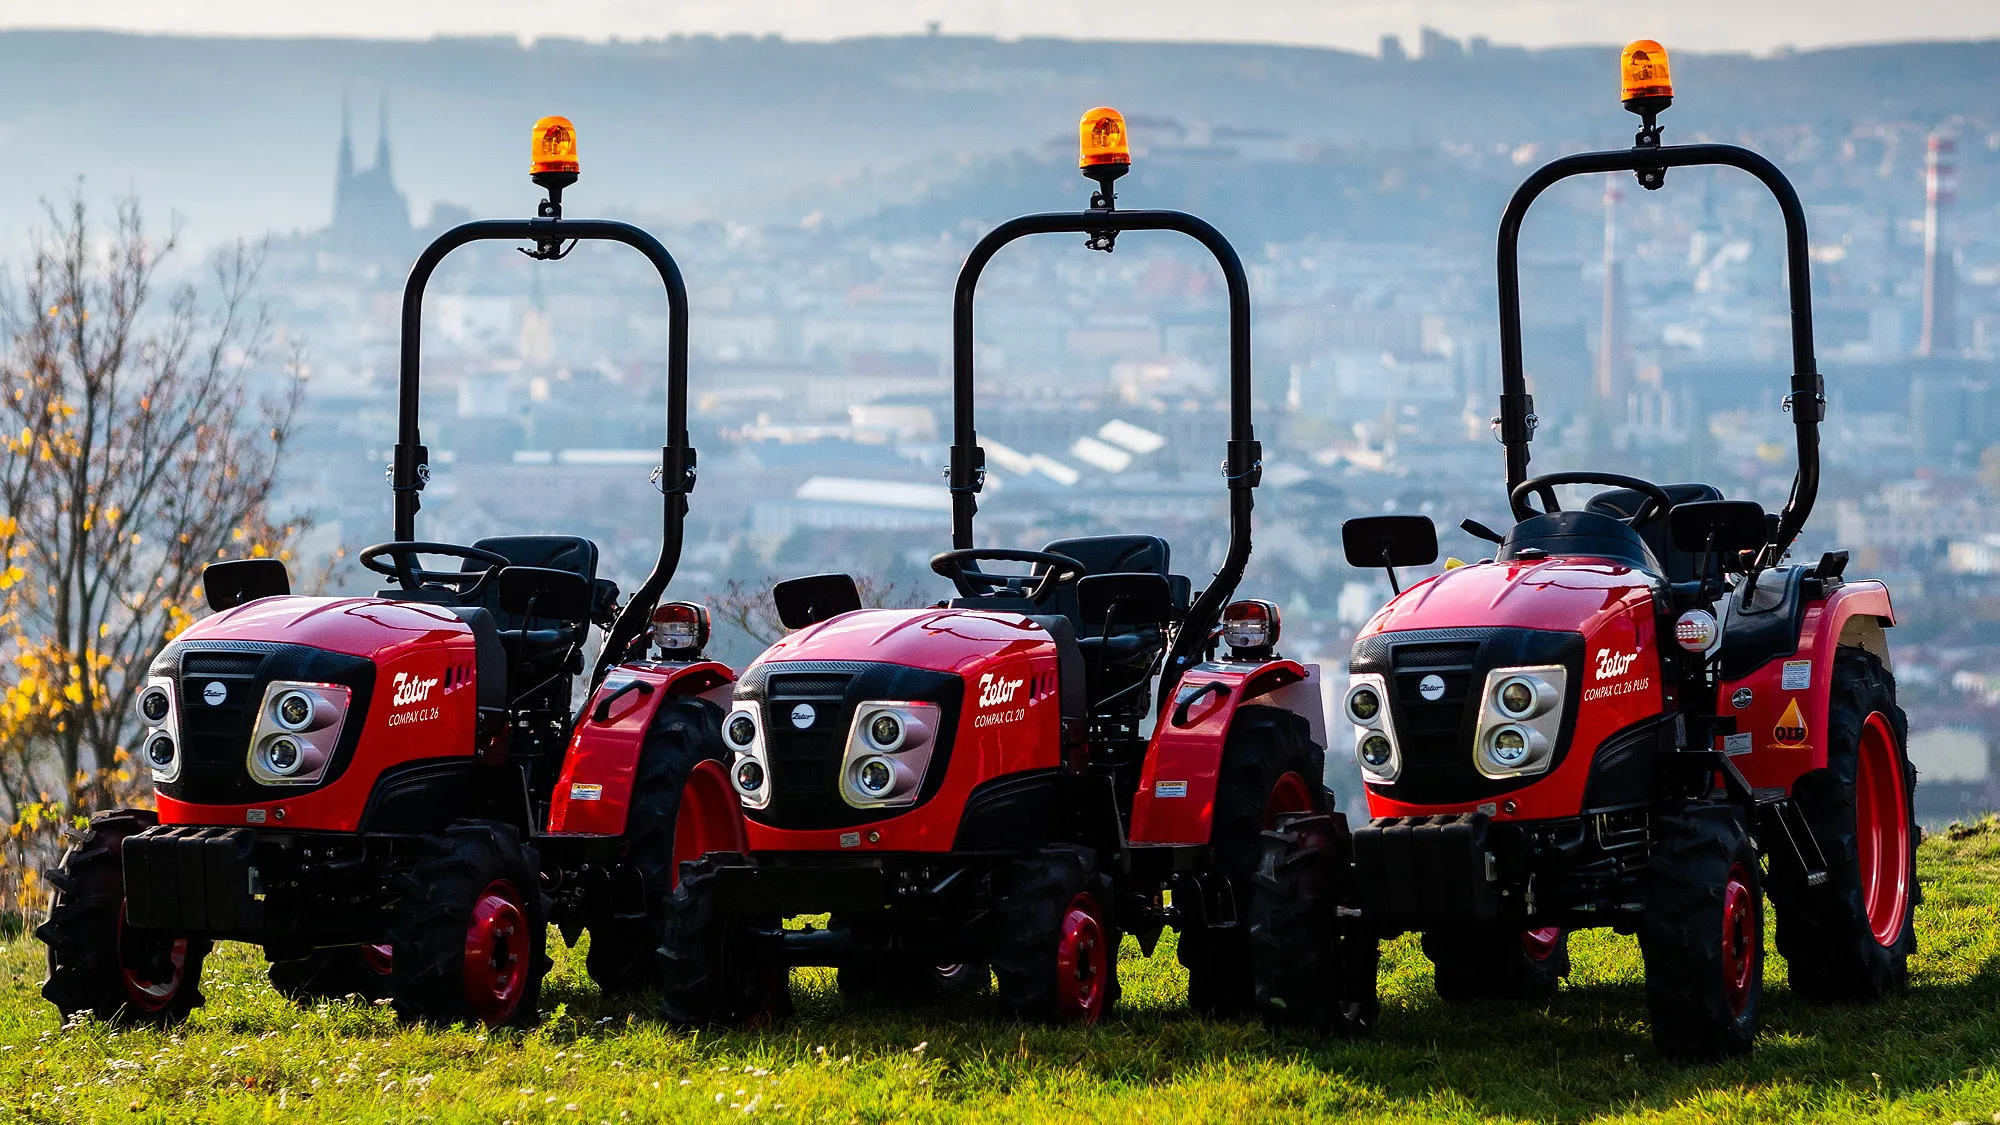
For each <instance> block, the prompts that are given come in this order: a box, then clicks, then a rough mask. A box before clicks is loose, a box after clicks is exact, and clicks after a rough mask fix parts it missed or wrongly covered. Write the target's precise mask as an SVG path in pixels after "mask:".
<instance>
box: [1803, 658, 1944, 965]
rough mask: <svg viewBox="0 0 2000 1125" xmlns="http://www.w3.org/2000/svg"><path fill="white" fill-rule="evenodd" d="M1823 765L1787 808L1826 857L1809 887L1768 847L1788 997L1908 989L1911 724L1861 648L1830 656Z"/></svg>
mask: <svg viewBox="0 0 2000 1125" xmlns="http://www.w3.org/2000/svg"><path fill="white" fill-rule="evenodd" d="M1829 702H1830V704H1831V706H1830V707H1829V708H1828V713H1827V724H1826V735H1825V737H1826V768H1825V769H1819V770H1813V771H1811V772H1809V773H1807V774H1806V775H1805V776H1804V777H1801V778H1800V779H1799V780H1798V783H1797V784H1796V785H1795V786H1793V788H1792V799H1793V801H1795V802H1796V803H1797V805H1798V808H1799V812H1800V813H1802V814H1804V817H1805V821H1806V824H1807V825H1808V826H1810V827H1811V829H1812V834H1813V838H1814V839H1815V840H1817V841H1818V842H1819V846H1820V851H1821V852H1822V853H1823V854H1824V855H1825V857H1826V865H1827V878H1826V881H1825V882H1824V883H1822V884H1821V885H1819V886H1817V887H1814V886H1808V885H1807V884H1806V876H1805V872H1804V871H1801V870H1800V869H1799V864H1798V858H1797V857H1796V856H1795V855H1793V854H1792V853H1791V851H1790V849H1788V848H1786V847H1783V846H1775V847H1773V848H1772V849H1771V905H1772V906H1773V907H1775V908H1776V910H1777V923H1778V925H1777V930H1778V934H1777V937H1778V952H1780V953H1782V954H1784V956H1785V964H1786V967H1787V969H1788V970H1789V973H1790V976H1791V983H1792V991H1794V992H1797V993H1799V994H1800V995H1801V996H1804V997H1805V998H1807V999H1809V1000H1850V1001H1852V1000H1862V1001H1866V1000H1879V999H1882V998H1883V997H1885V996H1888V995H1891V994H1892V993H1895V992H1898V991H1901V990H1902V989H1903V987H1904V986H1905V985H1907V984H1908V983H1909V960H1910V954H1912V953H1915V952H1916V950H1917V934H1916V927H1915V924H1914V923H1915V917H1916V910H1917V899H1918V897H1919V895H1918V886H1917V839H1918V829H1917V822H1916V811H1915V803H1914V800H1913V794H1914V792H1915V789H1916V784H1917V771H1916V768H1915V767H1913V766H1912V765H1911V764H1910V757H1909V751H1908V746H1909V739H1908V728H1909V723H1908V720H1906V719H1905V718H1904V717H1903V709H1902V708H1901V707H1898V706H1897V705H1896V681H1895V680H1894V679H1893V678H1892V677H1891V676H1890V675H1889V670H1888V669H1887V668H1884V667H1883V666H1882V662H1881V661H1880V660H1878V659H1876V657H1875V656H1874V655H1873V654H1871V653H1868V652H1864V651H1863V650H1861V649H1858V648H1843V649H1841V650H1839V652H1838V654H1837V655H1836V656H1835V657H1834V663H1833V691H1832V698H1831V700H1830V701H1829Z"/></svg>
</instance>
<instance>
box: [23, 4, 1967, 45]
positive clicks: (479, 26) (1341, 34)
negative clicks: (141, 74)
mask: <svg viewBox="0 0 2000 1125" xmlns="http://www.w3.org/2000/svg"><path fill="white" fill-rule="evenodd" d="M930 21H937V22H938V23H940V24H942V26H943V29H944V31H945V32H947V33H953V32H957V33H962V34H997V35H1003V36H1028V35H1061V36H1068V37H1076V38H1099V37H1106V38H1120V39H1235V40H1252V41H1259V42H1278V43H1311V44H1323V45H1330V46H1337V47H1347V48H1352V49H1357V50H1365V51H1371V52H1372V51H1373V50H1374V49H1375V44H1376V41H1377V39H1378V38H1379V37H1380V36H1381V35H1382V34H1383V33H1385V32H1396V33H1399V34H1402V35H1403V36H1404V37H1405V39H1406V40H1409V39H1412V38H1413V37H1414V34H1415V32H1416V29H1417V28H1418V27H1419V26H1421V25H1426V24H1428V25H1430V26H1434V27H1437V28H1440V29H1441V30H1443V31H1445V32H1447V33H1450V34H1453V35H1458V36H1466V35H1485V36H1489V37H1491V38H1492V39H1493V40H1494V41H1495V42H1501V43H1520V44H1527V45H1531V46H1541V45H1550V44H1565V43H1612V42H1622V41H1625V40H1629V39H1633V38H1638V37H1640V36H1650V37H1653V38H1657V39H1660V40H1662V41H1664V42H1665V43H1666V44H1667V45H1668V46H1669V47H1673V46H1680V47H1687V48H1700V49H1706V50H1748V51H1758V52H1763V51H1769V50H1772V49H1774V48H1779V47H1784V46H1794V47H1815V46H1822V45H1826V44H1833V43H1858V42H1872V41H1881V40H1908V39H1967V38H1992V37H2000V2H1995V0H1895V2H1893V3H1892V2H1889V0H1653V2H1651V3H1646V4H1639V3H1632V2H1629V0H1236V2H1233V3H1230V2H1224V3H1217V2H1216V0H1088V2H1087V3H1085V2H1083V0H565V2H563V3H542V2H532V0H340V2H338V3H328V2H325V0H278V2H275V3H274V2H272V0H11V2H8V3H5V4H0V27H95V28H110V29H119V30H132V31H155V32H174V33H187V34H223V35H340V36H369V37H414V38H424V37H428V36H432V35H439V34H446V35H477V34H507V35H516V36H521V37H524V38H532V37H536V36H541V35H572V36H578V37H582V38H588V39H603V38H607V37H611V36H619V37H623V38H644V37H649V36H663V35H669V34H672V33H675V32H700V31H711V32H724V33H727V32H752V33H759V34H761V33H765V32H778V33H780V34H782V35H785V36H786V37H788V38H799V39H824V38H835V37H840V36H849V35H881V34H892V35H895V34H909V33H914V32H920V31H922V30H923V29H924V27H925V25H926V24H927V23H929V22H930Z"/></svg>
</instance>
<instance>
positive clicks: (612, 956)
mask: <svg viewBox="0 0 2000 1125" xmlns="http://www.w3.org/2000/svg"><path fill="white" fill-rule="evenodd" d="M702 762H719V763H721V764H722V765H723V766H724V767H725V768H727V766H728V764H729V754H728V752H727V751H726V750H725V749H724V747H723V745H722V711H721V709H720V708H718V707H716V705H715V704H713V703H710V702H709V701H707V700H705V699H699V698H694V697H690V696H682V697H679V698H676V699H670V700H667V701H666V702H664V703H662V704H660V709H659V710H658V711H657V712H656V713H655V714H654V716H653V723H652V726H651V727H650V728H648V729H647V731H646V740H645V744H644V746H643V747H642V748H641V750H640V751H639V769H638V776H637V777H636V778H634V779H633V782H632V803H631V806H630V811H629V812H628V813H627V814H626V821H625V862H626V863H627V864H628V865H630V866H631V867H632V868H633V869H635V870H636V871H637V872H638V875H639V884H640V886H641V888H642V892H643V895H642V898H641V900H640V902H638V903H630V904H619V903H611V902H602V901H600V902H599V903H598V904H597V907H596V909H595V910H593V911H592V915H591V921H590V923H589V928H590V952H589V953H588V955H586V957H585V959H584V967H585V969H586V970H587V971H588V972H589V973H590V979H591V980H593V981H596V982H597V987H598V988H599V989H601V990H602V991H604V992H606V993H609V994H614V995H616V994H626V993H631V992H637V991H641V990H643V989H647V988H652V987H654V986H655V985H657V984H658V983H659V979H658V975H657V974H658V970H659V959H658V958H657V957H656V956H654V952H655V951H656V950H657V949H658V948H659V944H660V932H661V927H662V926H663V925H664V924H665V921H666V918H665V915H664V914H663V913H662V912H663V910H664V909H665V906H666V901H667V898H668V894H667V893H661V892H671V891H672V889H673V884H674V879H675V876H676V875H677V872H676V871H675V869H674V829H675V827H676V820H677V817H678V816H679V814H680V809H681V793H682V791H683V787H684V786H685V785H686V784H687V779H688V775H689V774H690V773H692V772H693V771H694V768H695V767H696V766H697V765H700V764H701V763H702ZM620 905H623V906H625V907H626V909H627V910H628V911H630V910H631V909H633V908H634V907H637V908H640V909H642V910H643V911H644V912H643V913H642V914H639V915H638V916H637V917H629V918H620V917H617V913H616V912H617V908H618V907H619V906H620Z"/></svg>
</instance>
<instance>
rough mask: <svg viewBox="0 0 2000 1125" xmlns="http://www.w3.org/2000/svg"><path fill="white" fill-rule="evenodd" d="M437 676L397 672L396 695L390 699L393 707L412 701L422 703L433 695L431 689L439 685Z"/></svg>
mask: <svg viewBox="0 0 2000 1125" xmlns="http://www.w3.org/2000/svg"><path fill="white" fill-rule="evenodd" d="M437 682H438V681H437V677H436V676H428V677H424V678H418V677H416V676H412V675H410V674H409V673H408V672H398V673H396V695H395V698H393V699H391V700H390V701H389V705H390V706H391V707H406V706H408V705H410V704H412V703H422V702H423V701H424V700H426V699H429V698H430V696H431V689H432V688H434V687H436V686H437Z"/></svg>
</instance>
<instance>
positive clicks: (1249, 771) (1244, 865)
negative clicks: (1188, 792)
mask: <svg viewBox="0 0 2000 1125" xmlns="http://www.w3.org/2000/svg"><path fill="white" fill-rule="evenodd" d="M1325 767H1326V754H1325V751H1323V750H1322V749H1321V748H1320V747H1318V746H1315V745H1314V744H1313V740H1312V728H1311V727H1310V726H1309V725H1308V724H1307V723H1306V720H1305V719H1304V717H1302V716H1300V715H1296V714H1294V713H1292V712H1290V711H1286V710H1283V709H1281V708H1277V707H1261V706H1260V707H1244V708H1241V709H1239V710H1238V711H1237V712H1236V716H1235V718H1234V719H1233V720H1231V722H1230V724H1229V736H1228V738H1227V740H1226V741H1225V742H1224V743H1223V747H1222V764H1221V769H1220V772H1219V773H1218V775H1217V777H1216V786H1215V815H1214V820H1213V828H1212V829H1211V832H1210V846H1211V849H1212V859H1211V860H1210V864H1211V867H1210V870H1211V871H1213V872H1214V873H1216V874H1218V875H1220V876H1221V877H1222V878H1223V879H1224V880H1225V881H1226V883H1227V885H1228V888H1229V892H1230V894H1231V895H1232V896H1233V898H1234V900H1235V906H1236V911H1235V912H1236V915H1237V916H1236V917H1235V918H1232V919H1229V922H1230V923H1231V924H1229V925H1224V926H1214V925H1189V926H1185V927H1183V928H1182V929H1181V933H1180V944H1179V951H1178V956H1179V957H1180V962H1181V964H1182V965H1183V966H1185V967H1186V969H1187V971H1188V1004H1189V1006H1191V1007H1193V1008H1194V1010H1195V1011H1197V1012H1200V1013H1202V1014H1203V1015H1208V1016H1235V1015H1244V1014H1247V1013H1248V1012H1250V1011H1251V1010H1252V1008H1253V1006H1254V1004H1255V993H1256V984H1255V981H1254V980H1253V979H1252V977H1251V974H1250V939H1249V933H1248V931H1247V930H1246V929H1245V928H1244V926H1243V924H1242V916H1243V913H1244V906H1245V903H1246V901H1247V899H1248V897H1249V895H1250V884H1251V877H1252V876H1253V875H1255V874H1256V872H1257V857H1258V851H1259V848H1260V846H1261V844H1260V840H1259V837H1260V836H1261V834H1262V833H1263V832H1264V831H1265V830H1266V829H1268V828H1271V827H1273V826H1274V825H1275V824H1276V823H1277V820H1278V818H1279V817H1280V816H1283V815H1285V814H1286V813H1305V812H1317V811H1320V810H1321V809H1323V808H1324V807H1325V804H1326V797H1325V788H1324V782H1323V781H1322V778H1323V776H1324V774H1325Z"/></svg>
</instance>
